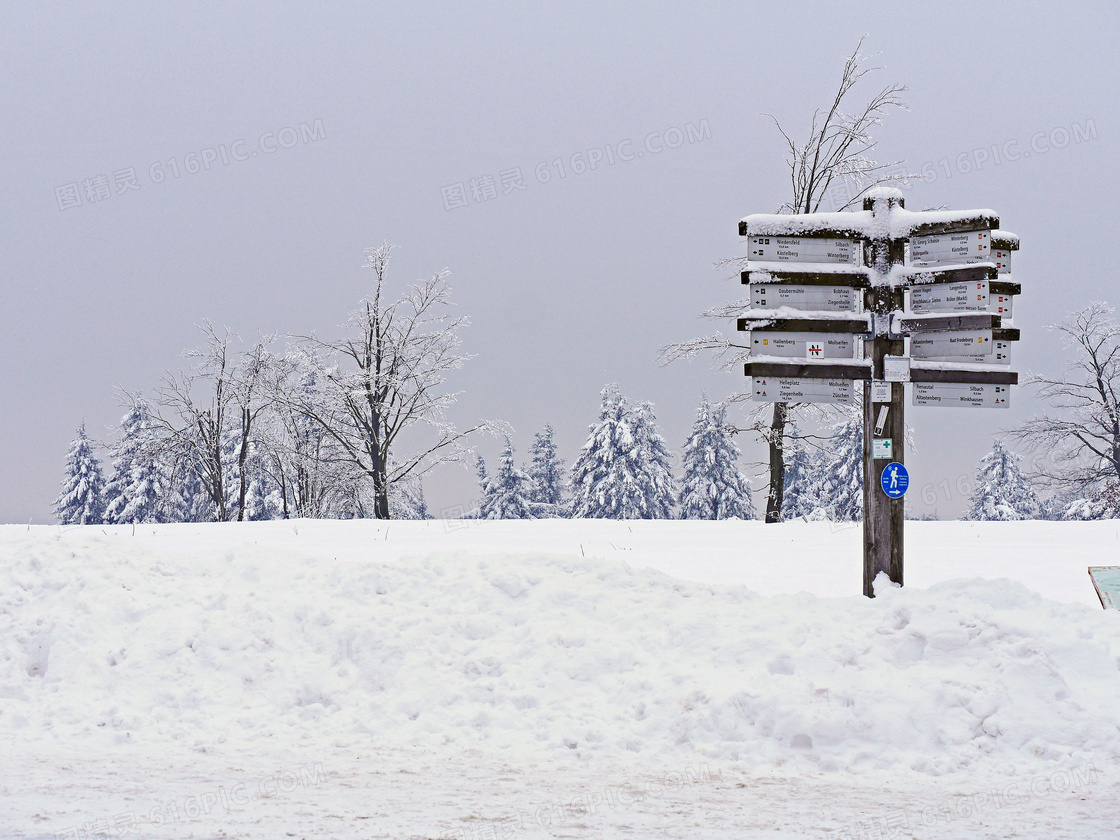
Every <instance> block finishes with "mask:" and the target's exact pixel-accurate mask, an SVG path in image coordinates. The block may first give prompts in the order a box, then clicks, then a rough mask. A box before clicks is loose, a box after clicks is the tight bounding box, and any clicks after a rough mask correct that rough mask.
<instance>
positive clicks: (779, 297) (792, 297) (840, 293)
mask: <svg viewBox="0 0 1120 840" xmlns="http://www.w3.org/2000/svg"><path fill="white" fill-rule="evenodd" d="M858 301H859V297H858V295H857V292H856V290H855V289H852V288H850V287H848V286H799V285H792V284H791V285H786V284H784V283H751V306H753V307H754V308H756V309H777V308H778V307H780V306H789V307H792V308H794V309H802V310H806V311H816V312H855V311H857V308H858Z"/></svg>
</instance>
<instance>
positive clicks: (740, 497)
mask: <svg viewBox="0 0 1120 840" xmlns="http://www.w3.org/2000/svg"><path fill="white" fill-rule="evenodd" d="M726 415H727V407H726V406H724V405H716V406H714V407H713V406H712V405H710V404H709V402H708V395H707V394H705V395H704V396H703V398H702V399H701V401H700V407H699V408H698V409H697V411H696V422H695V423H694V424H693V426H692V434H691V435H689V437H688V440H687V441H686V442H685V445H684V480H683V482H682V485H681V495H680V517H681V519H753V518H754V503H753V500H752V498H751V485H750V482H749V481H748V480H747V477H746V476H745V475H743V474H742V473H741V472H740V471H739V467H738V466H737V464H738V460H739V454H740V453H739V448H738V447H737V446H735V443H734V441H733V440H732V439H731V435H730V434H729V433H728V431H727V417H726Z"/></svg>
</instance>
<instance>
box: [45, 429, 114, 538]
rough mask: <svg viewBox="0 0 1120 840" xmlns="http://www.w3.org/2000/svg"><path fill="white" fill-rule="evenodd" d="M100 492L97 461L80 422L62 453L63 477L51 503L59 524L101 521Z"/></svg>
mask: <svg viewBox="0 0 1120 840" xmlns="http://www.w3.org/2000/svg"><path fill="white" fill-rule="evenodd" d="M104 492H105V479H104V478H103V477H102V474H101V464H100V462H99V461H98V460H97V456H96V455H95V454H94V452H93V441H91V440H90V439H89V436H88V435H87V434H86V424H85V423H82V425H81V426H79V427H78V436H77V437H76V438H75V439H74V441H73V442H72V443H71V444H70V449H69V451H68V452H67V453H66V478H65V479H64V480H63V482H62V492H61V493H60V494H59V496H58V498H57V499H56V500H55V503H54V515H55V516H56V517H58V521H59V522H60V523H61V524H62V525H100V524H101V523H102V522H104V521H105V519H104V517H105V496H104Z"/></svg>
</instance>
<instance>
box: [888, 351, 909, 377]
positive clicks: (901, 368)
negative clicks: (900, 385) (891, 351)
mask: <svg viewBox="0 0 1120 840" xmlns="http://www.w3.org/2000/svg"><path fill="white" fill-rule="evenodd" d="M883 379H885V380H886V381H887V382H909V381H910V357H909V356H884V357H883Z"/></svg>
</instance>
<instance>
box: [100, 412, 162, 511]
mask: <svg viewBox="0 0 1120 840" xmlns="http://www.w3.org/2000/svg"><path fill="white" fill-rule="evenodd" d="M156 433H157V430H156V427H155V426H154V424H153V423H152V418H151V413H150V409H149V407H148V403H147V402H146V401H145V400H144V399H142V398H137V399H136V400H134V401H133V404H132V407H131V408H130V409H129V410H128V413H126V414H125V415H124V417H123V418H121V423H120V426H119V427H118V429H117V440H116V442H115V443H114V444H113V446H112V447H110V449H109V457H110V461H111V464H112V474H111V475H110V477H109V480H108V481H107V482H106V484H105V521H106V522H109V523H112V524H121V525H124V524H140V523H144V522H164V521H167V520H168V519H169V518H171V517H169V512H168V510H167V509H166V507H165V505H166V504H167V501H168V499H167V496H168V492H169V489H170V487H169V485H170V476H169V475H168V469H167V465H166V464H165V463H164V460H163V458H162V457H161V449H160V446H159V441H158V439H157V436H156Z"/></svg>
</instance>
